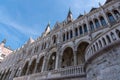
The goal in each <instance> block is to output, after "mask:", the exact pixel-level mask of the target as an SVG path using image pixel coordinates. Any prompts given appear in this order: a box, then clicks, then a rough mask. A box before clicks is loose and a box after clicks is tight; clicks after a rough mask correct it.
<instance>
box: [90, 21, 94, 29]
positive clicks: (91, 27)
mask: <svg viewBox="0 0 120 80" xmlns="http://www.w3.org/2000/svg"><path fill="white" fill-rule="evenodd" d="M90 29H91V31H93V30H94V25H93V22H92V21H90Z"/></svg>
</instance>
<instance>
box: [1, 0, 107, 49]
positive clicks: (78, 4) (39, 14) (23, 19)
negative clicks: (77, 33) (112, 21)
mask: <svg viewBox="0 0 120 80" xmlns="http://www.w3.org/2000/svg"><path fill="white" fill-rule="evenodd" d="M98 2H100V3H101V4H104V2H105V0H0V41H2V40H3V39H4V38H5V39H6V40H7V43H6V46H10V47H11V48H12V49H13V50H14V49H17V48H19V47H21V46H22V45H23V44H24V43H25V42H26V41H27V40H28V39H29V37H32V38H34V39H36V38H37V37H39V36H40V35H41V33H42V32H43V31H44V30H45V28H46V25H47V24H48V22H50V24H51V28H52V26H54V24H55V23H56V22H57V21H58V22H62V21H63V20H65V19H66V16H67V13H68V10H69V8H70V9H71V11H72V13H73V17H74V18H76V17H77V16H79V14H83V13H84V11H86V12H89V10H90V9H91V8H92V7H98V6H99V5H98Z"/></svg>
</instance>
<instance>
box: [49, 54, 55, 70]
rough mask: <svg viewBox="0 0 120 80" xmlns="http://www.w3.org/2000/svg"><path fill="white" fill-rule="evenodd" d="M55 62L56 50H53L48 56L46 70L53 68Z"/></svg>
mask: <svg viewBox="0 0 120 80" xmlns="http://www.w3.org/2000/svg"><path fill="white" fill-rule="evenodd" d="M55 63H56V52H53V53H52V54H51V55H50V56H49V57H48V64H47V70H54V69H55Z"/></svg>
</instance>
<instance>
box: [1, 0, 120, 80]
mask: <svg viewBox="0 0 120 80" xmlns="http://www.w3.org/2000/svg"><path fill="white" fill-rule="evenodd" d="M0 80H120V0H106V2H105V3H104V4H103V5H101V4H100V3H99V7H98V8H95V7H94V8H92V9H91V10H90V12H89V13H86V12H85V13H84V14H83V15H82V14H80V15H79V16H78V17H77V18H76V19H73V16H72V12H71V10H69V12H68V15H67V17H66V19H65V20H64V21H62V22H60V23H59V22H56V24H55V25H54V27H53V29H51V28H50V24H48V25H47V27H46V29H45V31H44V32H43V33H42V35H41V36H40V37H38V38H37V39H36V40H33V39H32V38H29V40H28V41H27V42H26V43H25V44H24V45H23V46H22V47H20V48H18V49H17V50H15V51H13V52H12V53H11V54H9V55H8V56H7V57H6V58H5V59H4V60H3V61H2V62H1V63H0Z"/></svg>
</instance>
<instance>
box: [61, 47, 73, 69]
mask: <svg viewBox="0 0 120 80" xmlns="http://www.w3.org/2000/svg"><path fill="white" fill-rule="evenodd" d="M73 60H74V59H73V49H72V48H71V47H67V48H65V49H64V51H63V55H62V64H61V67H62V68H64V67H69V66H73V63H74V61H73Z"/></svg>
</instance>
